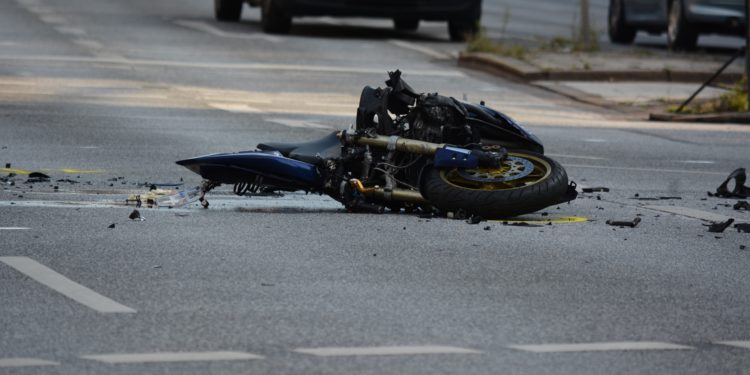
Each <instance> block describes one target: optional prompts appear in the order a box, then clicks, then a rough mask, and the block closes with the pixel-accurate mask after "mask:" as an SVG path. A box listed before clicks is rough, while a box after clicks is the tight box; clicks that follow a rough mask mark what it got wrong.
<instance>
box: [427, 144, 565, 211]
mask: <svg viewBox="0 0 750 375" xmlns="http://www.w3.org/2000/svg"><path fill="white" fill-rule="evenodd" d="M508 155H509V158H508V159H506V161H504V162H503V166H502V167H501V168H476V169H473V170H466V169H463V170H461V169H457V168H453V169H437V168H429V169H428V170H426V171H424V173H423V177H422V184H421V187H422V189H421V190H422V195H423V196H424V197H425V198H426V199H427V200H428V201H429V202H430V203H431V204H432V205H434V206H435V207H437V208H438V209H440V210H443V211H446V212H457V211H459V210H463V211H464V212H465V213H467V214H470V215H479V216H482V217H484V218H501V217H512V216H518V215H523V214H527V213H530V212H534V211H538V210H541V209H543V208H545V207H548V206H551V205H554V204H558V203H561V201H562V198H563V197H564V196H565V193H566V192H567V189H568V176H567V173H565V169H563V167H562V166H561V165H560V164H559V163H558V162H556V161H554V160H552V159H550V158H548V157H546V156H544V155H539V154H534V153H530V152H526V151H518V152H509V153H508Z"/></svg>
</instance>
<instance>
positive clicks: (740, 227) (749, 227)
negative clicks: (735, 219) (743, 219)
mask: <svg viewBox="0 0 750 375" xmlns="http://www.w3.org/2000/svg"><path fill="white" fill-rule="evenodd" d="M734 227H735V229H737V232H738V233H739V232H743V233H750V224H734Z"/></svg>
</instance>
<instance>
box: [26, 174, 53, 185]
mask: <svg viewBox="0 0 750 375" xmlns="http://www.w3.org/2000/svg"><path fill="white" fill-rule="evenodd" d="M48 181H49V176H47V175H46V174H44V173H41V172H31V173H29V178H28V179H27V180H26V183H35V182H48Z"/></svg>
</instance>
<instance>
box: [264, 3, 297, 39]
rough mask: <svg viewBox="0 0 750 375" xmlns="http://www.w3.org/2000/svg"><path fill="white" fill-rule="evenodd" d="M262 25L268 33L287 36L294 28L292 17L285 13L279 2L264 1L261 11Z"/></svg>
mask: <svg viewBox="0 0 750 375" xmlns="http://www.w3.org/2000/svg"><path fill="white" fill-rule="evenodd" d="M260 23H261V26H262V27H263V31H264V32H266V33H270V34H286V33H288V32H289V29H291V28H292V16H290V15H288V14H286V13H284V10H283V9H281V7H280V6H279V3H278V2H276V1H274V0H263V3H262V5H261V10H260Z"/></svg>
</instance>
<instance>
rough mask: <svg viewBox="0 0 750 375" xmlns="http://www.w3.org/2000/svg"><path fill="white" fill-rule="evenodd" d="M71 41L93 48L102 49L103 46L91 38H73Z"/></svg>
mask: <svg viewBox="0 0 750 375" xmlns="http://www.w3.org/2000/svg"><path fill="white" fill-rule="evenodd" d="M73 43H75V44H78V45H79V46H83V47H86V48H93V49H102V48H103V47H104V46H103V45H102V44H101V43H99V42H97V41H96V40H91V39H75V40H73Z"/></svg>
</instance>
